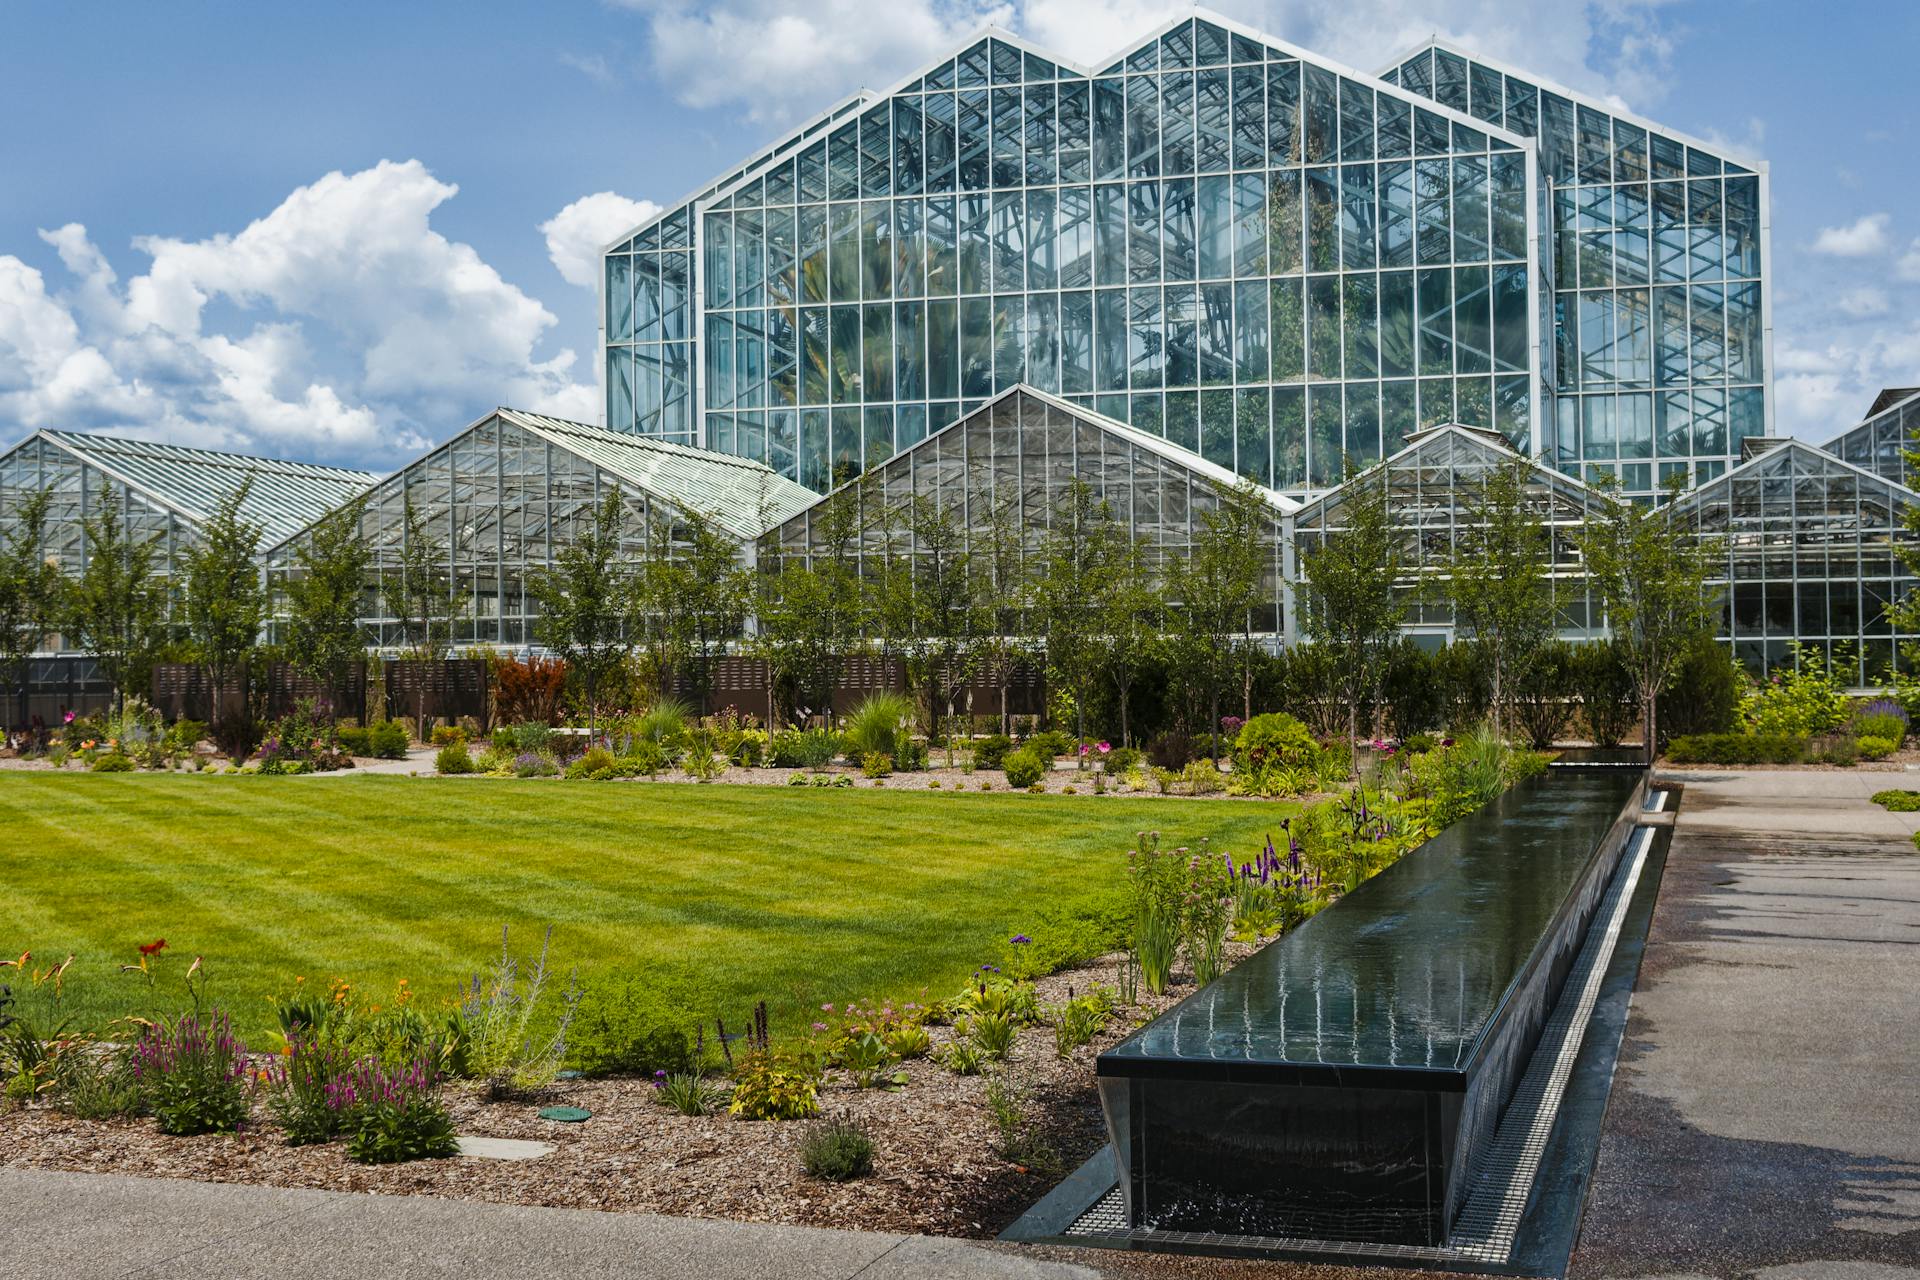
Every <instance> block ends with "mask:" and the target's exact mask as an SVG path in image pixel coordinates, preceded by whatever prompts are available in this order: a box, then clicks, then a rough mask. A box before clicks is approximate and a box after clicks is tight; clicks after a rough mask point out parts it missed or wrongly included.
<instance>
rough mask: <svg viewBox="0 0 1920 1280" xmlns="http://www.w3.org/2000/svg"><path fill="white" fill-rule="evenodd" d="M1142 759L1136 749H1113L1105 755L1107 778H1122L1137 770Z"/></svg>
mask: <svg viewBox="0 0 1920 1280" xmlns="http://www.w3.org/2000/svg"><path fill="white" fill-rule="evenodd" d="M1144 758H1145V757H1144V756H1143V755H1142V754H1141V751H1140V748H1138V747H1115V748H1114V749H1113V750H1112V751H1109V752H1108V753H1107V776H1108V777H1112V778H1124V777H1126V776H1127V775H1128V774H1129V773H1132V772H1133V771H1134V770H1135V769H1138V768H1139V767H1140V762H1141V760H1143V759H1144Z"/></svg>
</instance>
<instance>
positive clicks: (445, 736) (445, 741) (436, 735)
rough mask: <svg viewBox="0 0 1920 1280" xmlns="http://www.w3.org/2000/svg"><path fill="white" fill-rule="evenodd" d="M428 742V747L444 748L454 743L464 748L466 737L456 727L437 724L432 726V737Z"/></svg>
mask: <svg viewBox="0 0 1920 1280" xmlns="http://www.w3.org/2000/svg"><path fill="white" fill-rule="evenodd" d="M428 742H429V745H432V746H436V747H444V746H447V745H449V744H450V743H455V742H457V743H459V744H460V745H462V746H465V745H466V742H467V735H466V733H465V732H464V731H463V730H462V729H461V728H460V727H459V726H458V725H451V724H437V725H435V726H433V736H432V737H431V738H430V739H429V740H428Z"/></svg>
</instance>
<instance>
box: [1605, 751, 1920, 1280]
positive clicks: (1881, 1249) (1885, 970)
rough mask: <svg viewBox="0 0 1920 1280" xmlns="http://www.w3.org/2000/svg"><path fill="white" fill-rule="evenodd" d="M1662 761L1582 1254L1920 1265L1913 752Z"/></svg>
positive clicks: (1872, 1274) (1918, 880)
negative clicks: (1864, 757)
mask: <svg viewBox="0 0 1920 1280" xmlns="http://www.w3.org/2000/svg"><path fill="white" fill-rule="evenodd" d="M1670 776H1671V777H1672V778H1673V779H1675V780H1677V781H1681V782H1683V783H1684V784H1685V786H1686V794H1685V798H1684V800H1683V801H1682V803H1681V807H1680V812H1679V818H1678V821H1677V823H1676V824H1675V830H1674V840H1673V845H1672V848H1671V851H1670V853H1669V856H1668V860H1667V867H1666V874H1665V878H1664V880H1663V881H1662V884H1661V887H1660V898H1659V904H1658V907H1657V909H1656V911H1655V914H1654V919H1653V926H1652V930H1651V932H1650V934H1649V936H1648V940H1647V949H1646V955H1645V960H1644V962H1643V967H1642V969H1641V972H1640V980H1639V984H1638V986H1637V988H1636V990H1635V992H1634V996H1633V1005H1632V1014H1631V1018H1630V1021H1629V1023H1628V1027H1627V1034H1626V1039H1625V1043H1624V1044H1623V1045H1622V1048H1621V1058H1620V1067H1619V1071H1618V1075H1617V1076H1616V1079H1615V1081H1614V1090H1613V1098H1612V1102H1611V1104H1610V1105H1609V1108H1608V1113H1607V1120H1606V1126H1605V1129H1604V1131H1603V1136H1602V1139H1601V1148H1600V1158H1599V1165H1598V1168H1597V1171H1596V1175H1595V1181H1594V1187H1593V1192H1592V1195H1591V1198H1590V1199H1589V1201H1588V1205H1587V1216H1586V1222H1585V1226H1584V1229H1583V1234H1582V1236H1581V1240H1580V1244H1579V1247H1578V1249H1577V1250H1576V1252H1575V1255H1574V1264H1573V1272H1572V1273H1573V1274H1574V1275H1575V1276H1579V1277H1606V1276H1683V1275H1684V1276H1725V1277H1734V1276H1747V1275H1755V1276H1759V1277H1764V1278H1765V1280H1789V1278H1791V1280H1803V1278H1804V1280H1814V1278H1817V1277H1831V1278H1832V1280H1895V1278H1896V1277H1920V854H1916V853H1915V851H1914V847H1913V845H1912V844H1911V843H1910V841H1909V838H1908V837H1909V836H1910V835H1911V834H1912V833H1913V831H1914V830H1915V828H1916V827H1917V826H1920V814H1890V813H1887V812H1886V811H1884V810H1882V809H1881V808H1880V807H1879V806H1877V805H1874V804H1872V803H1871V802H1870V801H1869V800H1868V797H1869V796H1871V795H1872V794H1873V792H1875V791H1878V790H1881V789H1883V788H1888V787H1913V788H1916V789H1920V774H1910V775H1903V774H1894V773H1858V772H1852V773H1841V772H1831V773H1827V772H1787V771H1765V772H1762V771H1754V772H1748V773H1726V772H1712V771H1706V770H1700V771H1697V772H1687V771H1679V772H1676V773H1673V774H1672V775H1670Z"/></svg>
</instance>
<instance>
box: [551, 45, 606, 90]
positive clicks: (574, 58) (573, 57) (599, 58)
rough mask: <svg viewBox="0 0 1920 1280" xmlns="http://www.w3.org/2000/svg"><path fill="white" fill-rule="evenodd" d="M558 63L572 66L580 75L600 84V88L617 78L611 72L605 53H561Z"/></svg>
mask: <svg viewBox="0 0 1920 1280" xmlns="http://www.w3.org/2000/svg"><path fill="white" fill-rule="evenodd" d="M560 65H561V66H563V67H572V68H573V69H574V70H575V71H578V72H579V73H580V74H581V75H583V76H585V77H586V78H587V79H589V80H591V81H593V82H594V83H595V84H597V85H600V86H601V87H602V88H604V87H606V86H607V85H610V84H612V83H613V82H614V80H615V79H617V77H616V76H615V75H614V74H613V67H612V65H611V64H610V63H609V62H608V61H607V58H606V55H605V54H601V53H586V54H581V53H562V54H561V55H560Z"/></svg>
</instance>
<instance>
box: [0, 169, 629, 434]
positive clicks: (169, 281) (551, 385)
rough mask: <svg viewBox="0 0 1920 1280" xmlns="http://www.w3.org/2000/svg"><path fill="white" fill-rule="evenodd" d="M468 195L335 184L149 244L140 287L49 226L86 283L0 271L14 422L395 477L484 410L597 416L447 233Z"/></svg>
mask: <svg viewBox="0 0 1920 1280" xmlns="http://www.w3.org/2000/svg"><path fill="white" fill-rule="evenodd" d="M457 191H458V188H457V187H455V186H453V185H452V184H450V183H444V182H441V181H439V180H437V179H436V178H434V176H433V175H432V174H431V173H429V172H428V171H427V169H426V168H425V167H424V166H423V165H421V164H419V163H418V162H416V161H408V162H406V163H393V162H386V161H383V162H382V163H380V164H378V165H375V166H374V167H373V168H370V169H366V170H362V171H361V172H358V173H353V174H342V173H330V174H327V175H326V176H325V177H323V178H321V179H319V180H318V181H316V182H314V183H312V184H311V185H308V186H303V187H300V188H297V189H296V190H294V191H293V192H292V193H291V194H289V195H288V196H287V198H286V199H285V200H283V201H282V202H281V203H280V204H279V206H278V207H277V208H275V209H273V210H272V211H271V212H270V213H268V214H266V215H265V216H264V217H261V218H259V219H257V220H255V221H254V222H252V223H251V224H249V225H248V226H246V227H245V228H244V229H242V230H240V231H239V232H237V233H233V234H224V233H223V234H218V235H213V236H210V237H208V238H205V239H200V240H185V239H176V238H171V237H160V236H145V237H139V238H137V239H136V240H135V241H134V246H135V248H136V249H138V250H139V251H141V252H142V253H144V254H146V255H147V256H148V257H149V258H150V262H149V264H148V266H147V269H146V270H145V271H144V272H143V273H141V274H138V275H135V276H134V277H133V278H131V279H130V280H128V281H127V282H126V283H125V285H124V287H123V286H122V285H121V284H120V282H119V279H118V277H117V276H116V274H115V272H114V271H113V268H112V267H111V266H110V265H109V264H108V262H107V260H106V257H105V255H103V254H102V253H101V252H100V250H99V249H98V247H97V246H95V245H94V244H93V242H92V241H91V239H90V238H89V237H88V235H87V231H86V228H85V227H84V226H81V225H80V224H78V223H70V224H68V225H66V226H63V227H60V228H59V229H57V230H54V231H43V232H42V233H41V238H42V239H43V240H45V241H46V242H47V243H48V244H49V245H51V246H52V247H53V248H54V250H55V251H56V252H57V253H58V255H59V258H60V261H61V264H62V266H63V267H64V268H65V269H66V272H67V273H68V275H69V276H70V277H71V278H72V281H71V286H70V287H69V288H68V289H67V290H65V291H64V292H56V291H52V290H49V289H48V287H47V283H46V279H45V277H43V276H42V275H41V273H40V272H39V271H37V270H35V269H33V268H32V267H30V266H28V265H27V264H26V263H24V262H23V261H21V260H20V259H19V258H17V257H13V256H0V422H4V423H6V424H8V425H15V426H20V427H25V428H28V429H32V428H38V427H64V428H72V429H82V430H85V429H102V430H112V431H118V432H122V433H126V434H139V435H148V436H164V437H167V438H171V439H176V440H180V441H182V442H187V443H199V444H209V445H218V446H222V447H229V448H240V449H257V450H261V451H265V452H283V453H287V454H290V455H293V456H301V457H316V458H351V459H354V460H358V461H363V462H378V461H391V460H392V459H394V458H396V457H399V456H404V455H405V454H407V453H409V452H411V451H414V450H417V449H418V448H419V447H421V446H422V445H423V444H425V443H426V442H427V441H429V440H431V439H438V438H440V437H443V436H445V435H446V434H447V433H448V432H449V431H450V430H451V429H452V428H453V427H456V426H458V425H461V424H462V423H463V422H464V421H465V416H466V415H467V414H468V413H470V411H471V409H472V407H473V403H474V401H475V400H476V399H477V400H480V401H482V402H485V403H502V404H514V405H520V406H524V407H527V408H531V409H541V410H545V411H547V412H552V413H557V414H564V415H569V416H573V417H576V418H585V419H586V420H588V421H592V420H595V419H596V418H597V410H596V409H595V407H594V406H595V405H596V404H597V402H598V399H599V397H598V393H597V391H596V390H595V387H594V384H593V383H592V382H591V381H589V382H587V383H584V384H583V383H577V382H575V381H574V378H573V367H574V365H575V363H576V359H575V356H574V353H573V352H572V351H569V350H562V351H560V352H558V353H557V354H555V355H552V356H549V357H546V358H544V359H543V358H541V357H540V355H539V354H538V352H539V348H540V345H541V343H542V341H543V340H544V338H545V336H546V334H547V331H548V330H550V329H551V328H553V327H554V325H555V324H556V323H557V321H556V320H555V318H554V316H553V314H552V313H551V312H549V311H548V310H547V309H546V308H545V307H544V306H542V305H541V304H540V303H539V302H538V301H536V300H535V299H533V298H532V297H530V296H528V295H527V294H526V293H524V292H522V291H521V290H520V289H519V288H517V287H516V286H514V285H512V284H509V283H508V282H507V281H505V280H503V279H502V278H501V276H500V274H499V273H498V272H497V271H495V270H494V269H493V268H492V267H491V266H489V265H488V264H487V263H486V262H485V261H484V260H482V259H481V257H480V255H479V254H478V253H477V252H476V251H475V250H474V249H473V248H472V246H470V245H465V244H461V243H458V242H455V241H451V240H448V239H447V238H446V237H444V236H442V235H441V234H440V233H439V232H437V231H435V230H434V229H433V227H432V225H431V219H432V214H433V211H434V210H435V209H437V208H438V207H439V206H440V205H442V204H444V203H445V202H446V201H447V200H449V199H452V198H453V196H454V195H455V194H456V192H457ZM216 303H218V304H219V307H218V310H217V311H214V312H213V313H212V314H214V315H217V316H218V317H219V320H218V321H217V322H215V323H210V322H209V314H210V311H209V309H210V308H211V307H213V306H214V304H216Z"/></svg>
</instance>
